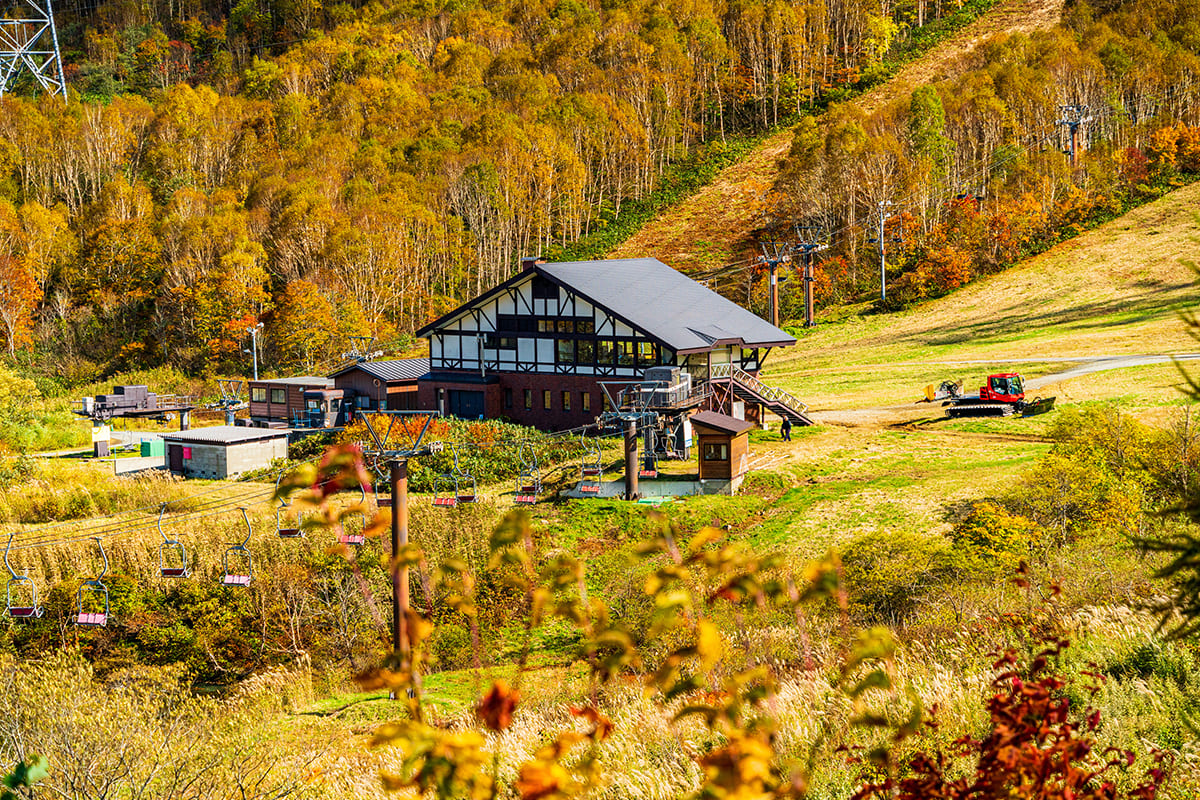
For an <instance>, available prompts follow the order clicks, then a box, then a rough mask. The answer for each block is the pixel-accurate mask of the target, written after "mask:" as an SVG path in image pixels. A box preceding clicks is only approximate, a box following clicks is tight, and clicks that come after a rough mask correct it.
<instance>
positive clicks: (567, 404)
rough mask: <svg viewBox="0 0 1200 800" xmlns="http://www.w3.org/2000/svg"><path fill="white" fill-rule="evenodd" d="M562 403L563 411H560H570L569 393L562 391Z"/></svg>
mask: <svg viewBox="0 0 1200 800" xmlns="http://www.w3.org/2000/svg"><path fill="white" fill-rule="evenodd" d="M562 403H563V409H562V410H563V411H570V410H571V393H570V392H567V391H564V392H563V393H562Z"/></svg>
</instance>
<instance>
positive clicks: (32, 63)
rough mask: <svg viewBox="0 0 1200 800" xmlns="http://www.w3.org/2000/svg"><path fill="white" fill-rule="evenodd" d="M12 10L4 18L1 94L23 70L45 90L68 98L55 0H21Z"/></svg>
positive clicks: (0, 46) (1, 19) (1, 22)
mask: <svg viewBox="0 0 1200 800" xmlns="http://www.w3.org/2000/svg"><path fill="white" fill-rule="evenodd" d="M9 11H10V13H11V14H12V15H13V16H5V17H0V96H3V95H4V93H5V92H8V91H9V90H10V89H11V88H12V85H13V81H14V79H15V78H16V77H17V76H18V75H20V73H21V72H28V73H29V75H30V76H31V77H32V78H33V79H34V80H35V81H37V83H38V86H40V87H41V88H42V90H43V91H46V92H49V93H50V94H53V95H58V96H60V97H62V98H63V99H64V100H65V99H66V97H67V81H66V78H64V77H63V67H62V53H61V51H60V50H59V48H58V29H57V28H56V27H55V26H54V9H53V8H52V7H51V0H21V1H20V2H19V3H18V4H16V6H15V7H13V6H12V5H10V6H9ZM18 15H20V16H18Z"/></svg>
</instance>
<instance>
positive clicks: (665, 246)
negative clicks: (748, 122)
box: [609, 0, 1062, 270]
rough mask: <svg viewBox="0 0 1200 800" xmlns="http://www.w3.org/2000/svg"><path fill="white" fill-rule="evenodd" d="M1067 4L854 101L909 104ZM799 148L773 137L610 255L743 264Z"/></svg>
mask: <svg viewBox="0 0 1200 800" xmlns="http://www.w3.org/2000/svg"><path fill="white" fill-rule="evenodd" d="M1061 11H1062V0H1010V2H1006V3H1003V4H1001V5H1000V6H998V7H997V8H995V9H993V10H992V11H990V12H989V13H987V14H986V15H984V16H983V17H982V18H980V19H978V20H976V21H975V22H973V23H971V24H970V25H968V26H967V27H966V28H964V29H963V30H962V31H960V32H959V33H958V34H956V35H955V36H954V37H952V38H951V39H950V40H949V41H947V42H946V43H944V44H942V45H940V46H938V47H937V48H936V49H934V50H933V51H932V52H929V53H927V54H926V55H924V56H922V57H921V58H919V59H917V60H915V61H913V62H912V63H911V64H908V65H907V66H905V67H904V68H903V69H902V70H901V71H900V73H899V74H898V75H897V76H896V77H895V78H893V79H891V80H889V81H887V82H886V83H884V84H882V85H880V86H878V87H876V88H875V89H872V90H871V91H869V92H867V93H865V94H863V95H862V96H861V97H859V98H857V99H855V100H853V101H851V102H852V103H853V104H854V105H857V106H859V107H860V108H862V109H863V111H865V112H868V113H869V112H871V111H874V110H876V109H878V108H879V107H881V106H883V105H885V104H887V103H889V102H891V101H893V100H895V99H896V98H899V97H903V96H904V95H906V94H908V93H909V92H911V91H912V90H913V89H914V88H916V87H917V86H920V85H922V84H925V83H928V82H929V81H931V80H934V79H935V78H937V77H939V76H943V75H950V74H954V73H955V72H957V71H958V70H959V69H960V68H961V67H960V64H961V62H962V61H963V57H964V55H965V54H967V53H969V52H970V51H971V50H972V49H973V48H974V47H975V46H976V45H977V44H979V43H980V42H982V41H983V40H984V39H986V38H987V37H989V36H991V35H993V34H996V33H1001V32H1007V33H1017V32H1022V31H1031V30H1037V29H1042V28H1049V27H1050V26H1052V25H1054V24H1055V23H1056V22H1057V21H1058V19H1059V16H1060V13H1061ZM791 144H792V132H791V130H790V129H784V130H780V131H778V132H776V133H775V134H774V135H772V136H769V137H767V138H766V139H765V140H764V141H763V143H762V144H761V145H760V146H759V147H758V148H757V149H756V150H755V151H754V152H753V153H752V154H751V155H750V156H748V157H747V158H745V159H743V160H742V161H740V162H738V163H737V164H734V165H733V166H731V167H729V168H728V169H726V170H725V171H724V172H722V173H721V175H720V176H719V177H718V178H717V179H716V180H715V181H713V182H712V183H710V184H709V185H708V186H706V187H705V188H704V189H702V190H701V191H699V192H697V193H696V194H695V195H693V196H692V197H691V198H689V199H688V200H686V201H684V202H682V203H680V204H679V205H677V206H675V207H673V208H671V209H668V210H667V211H666V212H664V213H663V214H661V215H659V217H658V218H657V219H655V220H654V221H653V222H651V223H649V224H648V225H646V226H645V227H643V228H642V229H641V230H640V231H638V232H637V233H636V234H634V235H633V236H631V237H630V238H629V239H628V240H626V241H625V242H624V243H623V244H621V245H620V246H618V247H617V248H615V249H614V250H613V251H612V252H611V253H610V254H609V255H610V257H612V258H627V257H632V256H654V257H656V258H659V259H661V260H662V261H664V262H666V263H668V264H670V265H671V266H673V267H675V268H676V269H682V270H695V269H711V268H714V267H719V266H723V265H725V264H729V263H732V262H734V261H737V260H738V257H739V256H740V255H742V254H743V253H744V252H745V250H746V249H747V248H748V247H752V246H753V244H754V243H753V242H752V241H751V240H750V232H751V231H753V230H754V229H755V228H757V227H759V225H760V224H761V223H760V221H759V214H760V212H761V210H762V208H763V204H764V202H765V200H766V197H767V193H768V192H769V191H770V189H771V186H772V184H773V183H774V181H775V178H776V176H777V174H778V169H779V162H780V160H781V159H782V158H783V157H784V156H786V155H787V153H788V150H789V149H790V147H791Z"/></svg>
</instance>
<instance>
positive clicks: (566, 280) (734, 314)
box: [417, 258, 795, 428]
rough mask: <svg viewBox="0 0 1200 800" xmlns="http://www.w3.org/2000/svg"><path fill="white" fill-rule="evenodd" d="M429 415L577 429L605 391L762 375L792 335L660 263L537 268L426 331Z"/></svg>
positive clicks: (541, 265) (424, 404)
mask: <svg viewBox="0 0 1200 800" xmlns="http://www.w3.org/2000/svg"><path fill="white" fill-rule="evenodd" d="M417 335H418V336H424V337H427V338H428V339H429V353H430V374H429V375H428V376H426V377H425V378H422V381H421V385H422V387H423V389H422V391H424V392H425V394H424V395H422V398H421V404H422V407H425V408H434V409H437V410H440V411H442V412H443V413H451V414H456V415H460V416H486V417H493V416H507V417H510V418H513V419H516V420H519V421H522V422H527V423H529V424H536V425H539V426H542V427H557V428H562V427H569V426H571V425H576V424H582V423H585V422H588V421H590V420H591V419H592V418H594V417H595V415H596V414H597V413H599V411H601V410H602V408H601V403H602V398H603V394H602V392H601V391H600V388H599V383H598V381H601V380H621V379H629V380H637V379H639V378H640V377H641V375H642V373H643V372H644V371H645V370H646V369H647V368H648V367H653V366H660V365H672V366H674V365H678V366H681V367H683V368H684V369H686V370H687V371H689V372H691V373H692V374H693V376H694V378H696V379H698V380H706V379H707V377H708V372H709V370H710V369H711V367H712V366H714V365H716V364H734V365H736V366H738V367H740V368H742V369H744V370H746V371H748V372H756V371H757V370H758V368H759V366H760V364H761V362H762V359H763V358H764V357H765V355H766V352H767V351H768V350H769V349H770V348H772V347H778V346H786V345H790V344H794V343H795V340H794V339H792V337H790V336H788V335H787V334H786V333H784V332H783V331H781V330H779V329H778V328H776V327H774V326H773V325H770V324H769V323H767V322H765V321H763V320H761V319H759V318H758V317H756V316H754V315H753V314H751V313H750V312H748V311H746V310H745V309H743V308H741V307H740V306H738V305H737V304H735V303H733V302H731V301H729V300H726V299H725V298H723V297H721V296H720V295H718V294H716V293H715V292H712V291H710V290H709V289H707V288H705V287H704V286H701V285H700V284H698V283H696V282H695V281H693V280H691V279H690V278H687V277H686V276H684V275H682V274H681V273H679V272H676V271H675V270H673V269H671V268H670V267H668V266H667V265H666V264H663V263H662V262H661V261H658V260H657V259H648V258H642V259H621V260H613V261H585V262H566V263H558V264H546V263H528V264H527V265H526V269H525V270H524V271H522V272H521V273H519V274H517V275H515V276H514V277H512V278H510V279H509V280H507V281H505V282H504V283H502V284H500V285H498V286H496V287H494V288H493V289H491V290H490V291H488V292H486V293H484V294H483V295H481V296H479V297H478V298H476V299H474V300H472V301H471V302H469V303H466V304H464V305H463V306H461V307H459V308H457V309H455V310H454V311H452V312H450V313H449V314H447V315H445V316H444V317H442V318H441V319H439V320H436V321H435V322H433V323H430V324H429V325H427V326H425V327H424V328H422V329H421V330H420V331H418V332H417Z"/></svg>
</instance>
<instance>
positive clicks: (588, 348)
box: [575, 339, 596, 364]
mask: <svg viewBox="0 0 1200 800" xmlns="http://www.w3.org/2000/svg"><path fill="white" fill-rule="evenodd" d="M595 357H596V343H595V342H593V341H592V340H591V339H579V340H578V341H576V342H575V362H576V363H577V364H591V363H593V359H595Z"/></svg>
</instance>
